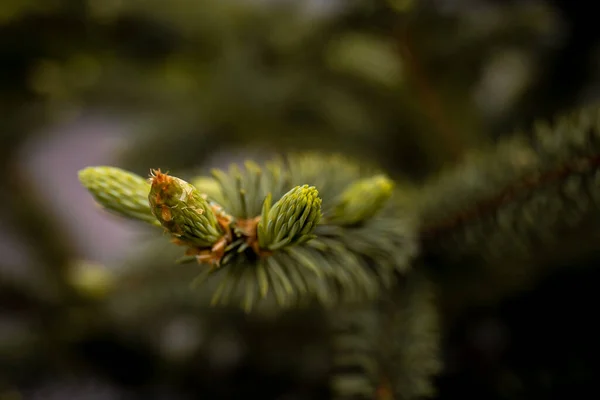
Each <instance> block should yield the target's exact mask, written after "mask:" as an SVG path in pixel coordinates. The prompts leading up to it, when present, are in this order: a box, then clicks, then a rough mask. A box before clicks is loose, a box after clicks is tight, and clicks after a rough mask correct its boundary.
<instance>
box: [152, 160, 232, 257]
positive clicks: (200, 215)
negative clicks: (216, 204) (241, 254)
mask: <svg viewBox="0 0 600 400" xmlns="http://www.w3.org/2000/svg"><path fill="white" fill-rule="evenodd" d="M150 180H151V188H150V194H149V195H148V201H149V203H150V207H151V210H152V212H153V213H154V215H155V216H156V219H158V221H159V222H160V223H161V225H162V226H163V227H164V228H165V229H167V230H168V231H169V232H170V233H171V234H172V235H173V236H175V237H176V238H177V239H179V240H180V241H181V242H182V243H185V244H188V245H190V246H196V247H211V246H212V245H214V244H215V243H216V242H217V241H218V240H219V239H220V238H221V237H223V235H224V232H223V230H222V228H221V226H220V225H219V223H218V220H217V217H216V215H215V213H214V212H213V211H212V209H211V206H210V204H209V203H208V201H207V200H206V199H205V197H204V196H203V195H202V194H201V193H200V192H199V191H198V189H196V188H195V187H194V186H192V185H191V184H189V183H188V182H186V181H184V180H183V179H179V178H176V177H174V176H169V175H167V174H163V173H162V172H160V170H158V171H153V174H152V177H151V179H150Z"/></svg>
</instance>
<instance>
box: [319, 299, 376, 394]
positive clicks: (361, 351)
mask: <svg viewBox="0 0 600 400" xmlns="http://www.w3.org/2000/svg"><path fill="white" fill-rule="evenodd" d="M379 317H380V315H379V313H378V312H377V309H376V305H375V304H373V303H367V304H366V305H365V306H362V307H359V308H356V307H353V308H352V309H338V310H336V311H335V313H331V314H330V315H329V321H330V332H331V338H332V353H333V354H332V370H331V372H330V376H331V377H330V382H331V391H332V398H333V399H336V400H349V399H352V400H360V399H364V400H372V399H374V396H375V393H376V391H377V385H378V383H379V377H380V363H379V361H380V359H379V354H378V349H377V344H378V342H379V335H380V327H381V321H380V319H379Z"/></svg>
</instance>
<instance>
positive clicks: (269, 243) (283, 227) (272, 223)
mask: <svg viewBox="0 0 600 400" xmlns="http://www.w3.org/2000/svg"><path fill="white" fill-rule="evenodd" d="M320 220H321V198H320V197H319V192H318V191H317V189H315V187H314V186H308V185H303V186H296V187H295V188H293V189H292V190H290V191H289V192H287V193H286V194H284V195H283V196H282V197H281V199H280V200H279V201H277V202H276V203H275V204H274V205H273V206H272V207H271V195H270V194H269V195H268V196H267V198H266V199H265V201H264V203H263V209H262V214H261V217H260V221H259V223H258V227H257V234H258V244H259V246H260V248H261V249H265V250H278V249H281V248H282V247H285V246H291V245H295V244H300V243H304V242H306V241H308V240H310V239H312V238H313V237H314V236H313V235H312V232H313V230H314V228H315V227H316V226H317V224H318V223H319V221H320Z"/></svg>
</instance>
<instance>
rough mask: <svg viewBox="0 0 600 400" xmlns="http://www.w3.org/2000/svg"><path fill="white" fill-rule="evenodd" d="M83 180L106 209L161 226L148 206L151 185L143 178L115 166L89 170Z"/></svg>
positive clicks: (86, 170)
mask: <svg viewBox="0 0 600 400" xmlns="http://www.w3.org/2000/svg"><path fill="white" fill-rule="evenodd" d="M79 181H80V182H81V184H82V185H83V186H84V187H85V188H86V189H87V190H88V191H89V192H90V193H91V194H92V196H94V199H95V200H96V201H97V202H98V204H99V205H100V206H102V207H103V208H105V209H107V210H109V211H112V212H113V213H116V214H118V215H121V216H123V217H127V218H132V219H137V220H140V221H144V222H147V223H150V224H152V225H156V226H160V224H159V222H158V221H157V220H156V218H155V217H154V215H153V214H152V211H151V210H150V204H148V193H149V192H150V184H149V183H148V181H147V180H146V179H144V178H142V177H141V176H139V175H136V174H133V173H131V172H128V171H124V170H122V169H120V168H115V167H104V166H100V167H88V168H85V169H83V170H81V171H79Z"/></svg>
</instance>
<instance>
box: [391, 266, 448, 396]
mask: <svg viewBox="0 0 600 400" xmlns="http://www.w3.org/2000/svg"><path fill="white" fill-rule="evenodd" d="M436 297H437V296H436V288H435V285H434V283H433V282H432V281H431V280H430V279H429V278H428V277H427V276H425V275H424V274H423V273H421V272H418V271H416V270H415V271H412V272H410V273H409V274H408V275H407V276H406V277H405V279H404V281H403V282H402V283H400V284H399V285H398V287H397V288H396V290H395V291H394V293H393V295H392V296H390V298H389V299H388V301H387V302H384V306H383V317H382V320H383V321H384V324H385V325H384V326H385V327H384V328H383V329H382V337H381V339H380V341H379V343H381V344H382V346H381V347H380V352H381V359H382V366H383V374H382V376H383V377H384V378H385V381H384V382H383V385H384V388H385V389H387V390H389V391H390V392H391V393H392V394H393V396H392V398H393V399H394V400H416V399H420V398H426V397H431V396H433V395H434V394H435V389H434V386H433V383H432V379H433V378H434V377H435V375H437V374H438V373H439V372H440V371H441V369H442V364H441V361H440V354H439V353H440V321H439V311H438V306H437V299H436Z"/></svg>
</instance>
